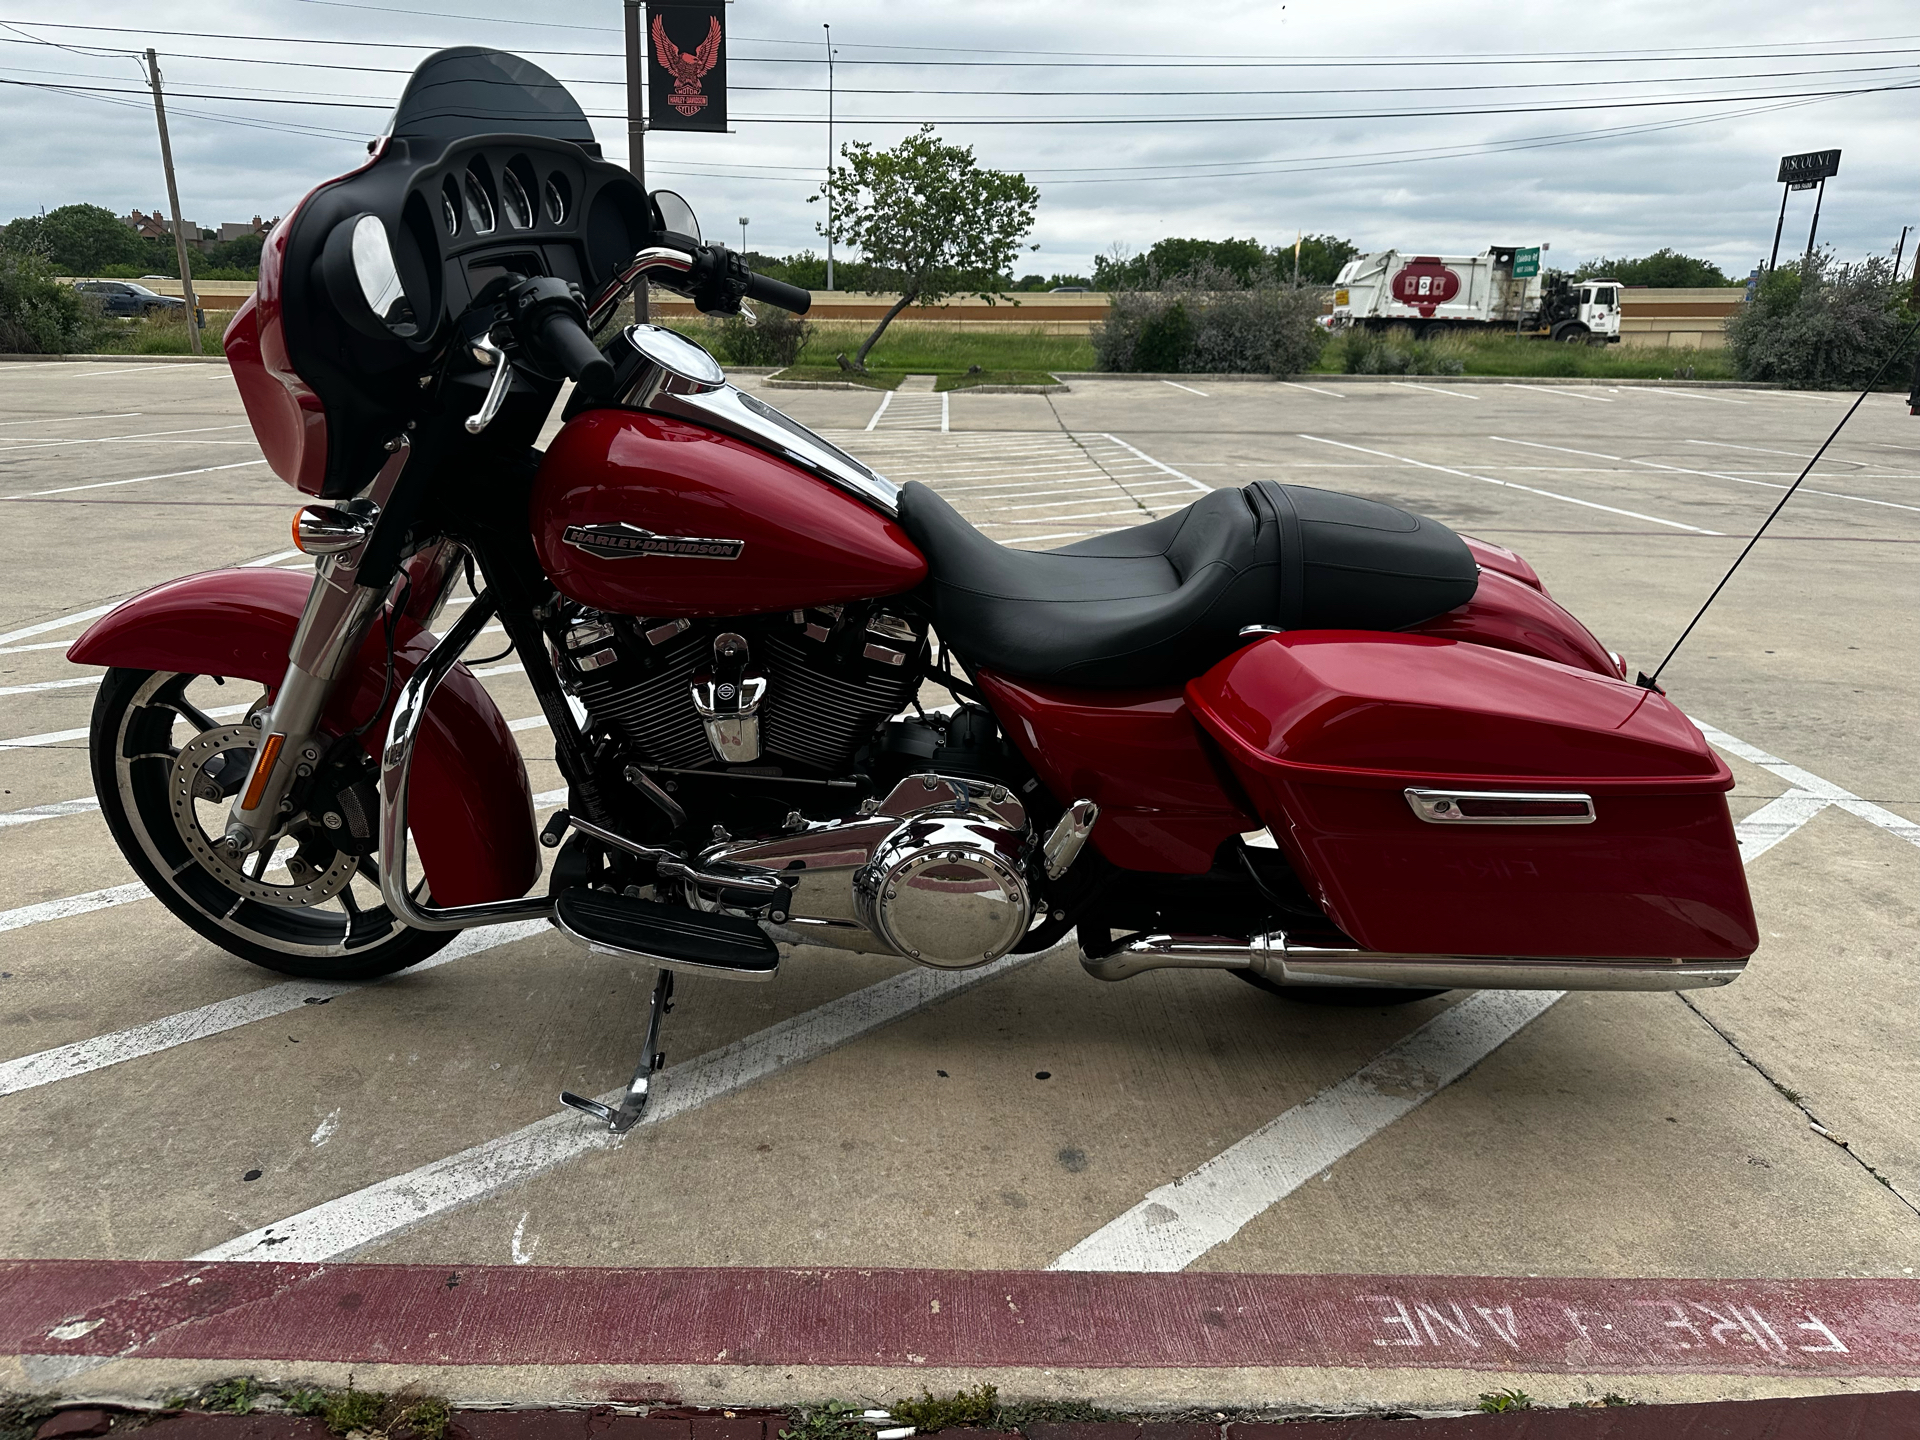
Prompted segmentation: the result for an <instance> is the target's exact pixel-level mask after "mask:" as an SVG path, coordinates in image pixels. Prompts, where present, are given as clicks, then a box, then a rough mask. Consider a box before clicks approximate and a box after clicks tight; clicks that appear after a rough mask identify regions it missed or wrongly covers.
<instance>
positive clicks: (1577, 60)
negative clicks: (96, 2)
mask: <svg viewBox="0 0 1920 1440" xmlns="http://www.w3.org/2000/svg"><path fill="white" fill-rule="evenodd" d="M526 23H529V24H531V23H536V22H526ZM537 23H545V22H537ZM0 24H13V25H22V26H30V27H33V28H35V29H43V30H83V31H89V32H96V33H106V34H118V35H166V36H171V37H176V38H185V39H193V40H246V41H252V42H256V43H261V44H273V45H329V46H345V47H350V48H356V49H371V50H435V49H444V48H446V47H445V46H444V45H442V44H440V43H438V42H429V41H419V40H332V39H324V38H321V37H319V36H297V35H259V34H252V35H247V34H236V33H232V32H226V31H211V30H157V29H152V28H150V27H144V26H143V27H133V26H126V25H80V24H70V23H68V22H65V21H52V20H24V21H5V20H0ZM1914 38H1920V37H1915V36H1906V35H1898V36H1885V37H1877V38H1874V39H1869V40H1863V41H1858V42H1823V41H1807V42H1802V43H1803V44H1805V45H1812V44H1832V43H1860V44H1879V43H1882V41H1884V40H1905V39H1914ZM752 43H774V44H783V45H785V44H799V43H801V42H799V41H786V40H781V41H755V42H752ZM807 43H813V44H817V42H807ZM1770 43H1788V44H1791V43H1793V42H1770ZM876 48H886V49H906V48H909V47H905V46H886V47H876ZM1708 48H1709V47H1706V46H1692V47H1684V48H1682V49H1676V50H1672V51H1577V52H1572V53H1570V54H1569V55H1567V56H1565V57H1564V58H1562V57H1554V56H1541V55H1525V54H1520V53H1517V52H1516V53H1514V54H1512V55H1504V54H1495V55H1486V56H1473V55H1460V56H1429V57H1426V58H1422V59H1409V58H1406V57H1401V56H1353V55H1346V56H1329V57H1323V58H1317V59H1316V58H1308V57H1300V56H1293V57H1287V58H1280V57H1246V56H1242V57H1227V56H1222V57H1217V58H1205V59H1193V60H1188V59H1185V58H1182V57H1178V56H1163V57H1156V58H1151V59H1141V60H1137V61H1128V60H1116V61H1095V60H1088V61H1084V62H1081V61H1069V62H1065V63H1059V64H1055V63H1051V62H1046V61H1033V62H1026V61H989V60H951V61H949V60H849V61H846V62H845V63H847V64H854V65H901V66H942V65H947V66H961V67H969V68H984V69H1006V68H1015V69H1155V70H1166V69H1242V70H1244V69H1318V68H1328V67H1361V68H1366V67H1374V68H1385V69H1398V68H1408V67H1430V66H1450V65H1613V64H1636V65H1639V64H1646V65H1657V64H1672V63H1677V62H1680V61H1713V60H1726V61H1729V62H1736V61H1750V60H1769V59H1780V60H1808V59H1851V58H1857V57H1860V56H1878V55H1911V54H1915V53H1917V52H1916V49H1915V47H1912V46H1907V47H1904V48H1900V49H1892V50H1812V51H1810V50H1807V49H1804V48H1802V49H1798V50H1777V51H1760V52H1758V53H1752V54H1735V53H1726V52H1732V51H1738V50H1743V49H1750V48H1751V47H1749V46H1722V47H1720V50H1721V52H1723V53H1717V54H1716V53H1699V52H1703V51H1707V50H1708ZM514 53H515V54H518V55H539V56H576V57H581V58H586V59H597V60H615V59H618V58H619V57H618V56H617V55H614V54H612V53H611V52H608V51H602V50H533V49H524V48H521V47H518V46H516V47H515V48H514ZM955 53H965V54H992V53H1010V54H1025V53H1036V52H1025V51H1009V52H993V51H986V50H976V51H956V52H955ZM1037 53H1046V52H1037ZM1060 53H1063V54H1075V55H1078V54H1097V53H1098V52H1091V51H1089V52H1077V51H1075V52H1060ZM729 60H730V63H732V64H737V65H816V66H817V65H820V64H822V63H823V62H822V61H820V60H818V59H809V58H806V57H801V56H768V55H733V56H730V57H729ZM1648 78H1659V77H1648Z"/></svg>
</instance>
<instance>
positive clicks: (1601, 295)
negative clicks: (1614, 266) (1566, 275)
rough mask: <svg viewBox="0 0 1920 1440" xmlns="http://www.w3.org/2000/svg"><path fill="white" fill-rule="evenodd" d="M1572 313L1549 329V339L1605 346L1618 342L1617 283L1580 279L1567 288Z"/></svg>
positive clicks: (1618, 297) (1619, 285)
mask: <svg viewBox="0 0 1920 1440" xmlns="http://www.w3.org/2000/svg"><path fill="white" fill-rule="evenodd" d="M1570 288H1571V289H1572V291H1573V295H1572V299H1573V302H1574V306H1573V308H1574V313H1573V314H1572V315H1571V316H1569V317H1568V318H1567V319H1566V320H1563V321H1560V322H1559V323H1557V324H1555V326H1554V327H1553V338H1554V339H1556V340H1564V341H1570V342H1577V341H1580V340H1583V339H1584V340H1588V341H1589V342H1597V343H1601V344H1606V345H1618V344H1619V343H1620V292H1621V290H1622V289H1623V288H1624V287H1623V286H1622V285H1621V283H1620V282H1619V281H1618V280H1580V281H1576V282H1575V283H1574V284H1573V285H1572V286H1571V287H1570Z"/></svg>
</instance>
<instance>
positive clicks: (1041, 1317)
mask: <svg viewBox="0 0 1920 1440" xmlns="http://www.w3.org/2000/svg"><path fill="white" fill-rule="evenodd" d="M0 1352H4V1353H11V1354H37V1355H101V1356H128V1357H134V1356H138V1357H145V1358H164V1359H195V1360H235V1361H238V1360H282V1361H300V1360H311V1361H319V1360H336V1361H345V1362H361V1363H378V1362H388V1363H394V1364H414V1365H585V1364H603V1365H734V1366H740V1365H786V1366H792V1365H866V1366H889V1367H891V1366H898V1367H909V1368H911V1367H919V1366H930V1365H941V1366H965V1367H976V1368H977V1367H983V1366H1036V1365H1038V1366H1049V1367H1056V1368H1058V1367H1088V1368H1111V1367H1155V1366H1174V1367H1183V1368H1185V1367H1217V1366H1302V1365H1323V1366H1361V1367H1387V1366H1392V1367H1417V1368H1428V1369H1470V1370H1492V1371H1528V1372H1535V1373H1539V1372H1564V1373H1580V1374H1589V1373H1621V1374H1747V1375H1767V1374H1801V1375H1830V1376H1891V1377H1908V1376H1920V1281H1916V1280H1614V1279H1571V1280H1559V1279H1532V1278H1529V1279H1499V1278H1484V1279H1483V1278H1474V1277H1463V1276H1451V1275H1447V1276H1406V1275H1355V1276H1345V1275H1222V1274H1207V1273H1183V1274H1176V1275H1118V1274H1079V1273H1067V1272H1054V1271H952V1270H844V1269H824V1270H772V1269H765V1270H762V1269H744V1268H742V1269H733V1268H716V1269H660V1270H623V1269H563V1268H558V1267H544V1266H542V1267H534V1266H518V1267H498V1268H493V1267H479V1268H472V1269H459V1270H453V1269H446V1268H439V1267H433V1266H422V1265H321V1264H315V1265H295V1264H285V1265H280V1264H270V1263H267V1264H261V1263H222V1264H206V1263H191V1262H173V1261H117V1260H14V1261H4V1262H0Z"/></svg>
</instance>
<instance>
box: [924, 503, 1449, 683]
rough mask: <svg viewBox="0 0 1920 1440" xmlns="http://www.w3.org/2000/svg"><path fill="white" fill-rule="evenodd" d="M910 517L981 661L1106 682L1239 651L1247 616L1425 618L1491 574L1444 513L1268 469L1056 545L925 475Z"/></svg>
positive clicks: (946, 633)
mask: <svg viewBox="0 0 1920 1440" xmlns="http://www.w3.org/2000/svg"><path fill="white" fill-rule="evenodd" d="M900 523H901V525H902V526H904V527H905V529H906V531H907V534H908V535H910V536H911V537H912V538H913V542H914V543H915V544H916V545H918V546H919V547H920V549H921V551H922V553H924V554H925V555H926V557H927V563H928V567H929V569H930V572H931V576H930V589H931V591H932V594H933V601H934V624H935V627H936V628H937V629H938V630H939V632H940V634H941V636H942V637H943V638H944V639H945V640H946V641H947V642H948V643H949V644H951V645H952V646H953V647H954V648H955V649H956V650H958V651H959V652H960V653H961V654H962V655H964V656H965V657H966V658H967V659H968V660H969V661H970V662H972V663H974V664H978V665H981V666H983V667H985V668H986V669H988V670H993V671H996V672H998V673H1000V674H1004V675H1009V676H1015V677H1020V678H1025V679H1031V680H1050V681H1054V682H1057V683H1060V684H1065V685H1079V686H1088V687H1092V688H1099V689H1127V688H1134V687H1142V686H1163V685H1173V684H1180V683H1182V682H1184V681H1186V680H1189V679H1191V678H1192V677H1194V676H1195V675H1198V674H1200V673H1201V672H1202V671H1203V670H1205V669H1206V668H1207V667H1208V666H1210V665H1212V664H1213V663H1214V662H1215V661H1217V660H1219V659H1220V658H1221V657H1223V656H1225V655H1227V654H1228V653H1230V652H1231V651H1233V650H1235V649H1237V648H1239V646H1240V645H1241V644H1243V643H1244V642H1243V641H1242V640H1241V639H1240V638H1239V631H1240V629H1241V627H1242V626H1245V625H1276V626H1279V627H1281V628H1283V629H1288V630H1297V629H1351V630H1398V629H1401V628H1403V627H1405V626H1408V625H1416V624H1418V623H1419V622H1420V621H1422V620H1426V619H1430V618H1432V617H1433V616H1435V615H1440V614H1444V613H1445V612H1446V611H1448V610H1451V609H1453V608H1455V607H1456V606H1459V605H1464V604H1465V603H1466V602H1467V601H1468V600H1471V599H1472V598H1473V592H1474V589H1475V587H1476V586H1477V584H1478V581H1479V572H1478V570H1477V569H1476V568H1475V565H1474V561H1473V556H1472V553H1471V552H1470V551H1469V550H1468V549H1467V547H1466V544H1465V543H1464V542H1463V541H1462V540H1461V539H1460V537H1459V536H1458V535H1456V534H1454V533H1453V531H1451V530H1449V529H1448V528H1447V527H1446V526H1444V525H1442V524H1440V523H1439V522H1438V521H1436V520H1429V519H1427V518H1425V517H1424V516H1420V515H1413V514H1410V513H1408V512H1407V511H1405V510H1399V509H1396V508H1395V507H1393V506H1391V505H1382V504H1380V503H1379V502H1377V501H1373V500H1363V499H1361V498H1360V497H1359V496H1357V495H1342V494H1338V493H1336V492H1334V491H1331V490H1314V489H1309V488H1307V487H1306V486H1301V485H1280V484H1276V483H1275V482H1273V481H1270V480H1262V481H1258V482H1256V483H1254V484H1252V485H1249V486H1247V487H1246V488H1245V489H1244V490H1234V489H1229V490H1216V491H1214V492H1213V493H1212V494H1209V495H1205V496H1203V497H1201V498H1200V499H1198V500H1196V501H1194V503H1193V504H1191V505H1189V506H1187V507H1186V509H1184V510H1181V511H1179V512H1178V513H1177V514H1173V515H1169V516H1167V517H1166V518H1165V519H1164V520H1155V521H1153V522H1151V523H1149V524H1146V525H1137V526H1134V527H1133V528H1132V529H1128V530H1119V531H1115V532H1113V533H1111V534H1107V535H1100V536H1096V537H1094V538H1093V539H1090V540H1081V541H1078V542H1076V543H1074V544H1072V545H1068V546H1065V547H1064V548H1062V549H1059V550H1047V551H1033V550H1012V549H1008V548H1007V547H1006V546H1003V545H1000V544H997V543H996V542H994V541H992V540H990V539H988V538H987V537H986V536H984V535H982V534H981V533H980V532H979V531H978V530H976V529H974V528H973V526H972V525H971V524H970V523H969V522H968V521H967V520H966V519H965V518H964V517H962V516H961V514H960V512H959V511H957V510H955V509H954V508H953V507H952V506H951V505H949V504H948V503H947V502H946V501H945V500H943V499H941V498H940V496H939V495H938V494H937V493H936V492H935V491H933V490H931V489H929V488H928V487H927V486H925V485H921V484H918V483H911V484H909V485H907V486H906V488H905V489H904V490H903V491H902V492H901V494H900Z"/></svg>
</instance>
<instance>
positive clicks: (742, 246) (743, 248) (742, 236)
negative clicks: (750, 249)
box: [740, 215, 747, 255]
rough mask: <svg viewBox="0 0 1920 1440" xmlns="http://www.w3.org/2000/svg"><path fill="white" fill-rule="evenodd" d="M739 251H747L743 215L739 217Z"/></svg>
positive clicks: (743, 252)
mask: <svg viewBox="0 0 1920 1440" xmlns="http://www.w3.org/2000/svg"><path fill="white" fill-rule="evenodd" d="M740 253H741V254H742V255H745V254H746V253H747V217H746V216H744V215H742V216H741V217H740Z"/></svg>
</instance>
